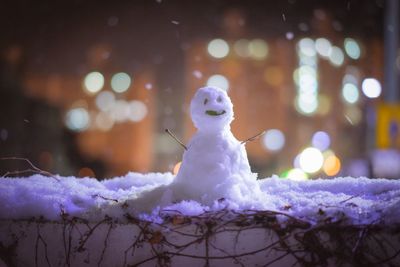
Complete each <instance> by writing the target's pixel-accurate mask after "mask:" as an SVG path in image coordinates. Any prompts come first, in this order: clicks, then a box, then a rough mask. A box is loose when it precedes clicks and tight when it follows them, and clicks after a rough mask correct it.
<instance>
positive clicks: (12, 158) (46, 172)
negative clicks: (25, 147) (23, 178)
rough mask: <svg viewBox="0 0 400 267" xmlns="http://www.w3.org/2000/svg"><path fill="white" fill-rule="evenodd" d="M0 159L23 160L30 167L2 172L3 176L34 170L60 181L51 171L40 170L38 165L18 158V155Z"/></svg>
mask: <svg viewBox="0 0 400 267" xmlns="http://www.w3.org/2000/svg"><path fill="white" fill-rule="evenodd" d="M0 160H20V161H25V162H26V163H28V164H29V166H30V167H31V168H32V169H27V170H23V171H12V172H6V173H5V174H3V175H2V176H1V177H3V178H4V177H6V176H8V175H15V174H22V173H26V172H34V173H38V174H41V175H44V176H49V177H51V178H53V179H55V180H57V181H58V182H59V181H60V180H59V179H58V178H57V177H56V176H55V175H54V174H52V173H50V172H48V171H44V170H41V169H39V168H38V167H36V166H35V165H34V164H33V163H32V162H31V161H30V160H29V159H26V158H20V157H2V158H0Z"/></svg>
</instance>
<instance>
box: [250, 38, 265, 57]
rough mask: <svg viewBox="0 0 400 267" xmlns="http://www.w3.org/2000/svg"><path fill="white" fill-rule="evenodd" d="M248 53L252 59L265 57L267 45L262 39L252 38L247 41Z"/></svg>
mask: <svg viewBox="0 0 400 267" xmlns="http://www.w3.org/2000/svg"><path fill="white" fill-rule="evenodd" d="M249 53H250V56H251V57H252V58H254V59H257V60H262V59H265V58H266V57H267V55H268V45H267V43H266V42H265V41H264V40H262V39H254V40H252V41H251V42H250V43H249Z"/></svg>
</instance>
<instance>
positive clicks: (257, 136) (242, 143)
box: [240, 131, 265, 145]
mask: <svg viewBox="0 0 400 267" xmlns="http://www.w3.org/2000/svg"><path fill="white" fill-rule="evenodd" d="M263 134H265V131H262V132H261V133H258V134H256V135H254V136H252V137H250V138H247V139H246V140H244V141H242V142H240V144H241V145H244V144H246V143H247V142H251V141H254V140H256V139H257V138H259V137H260V136H262V135H263Z"/></svg>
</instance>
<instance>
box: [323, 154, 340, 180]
mask: <svg viewBox="0 0 400 267" xmlns="http://www.w3.org/2000/svg"><path fill="white" fill-rule="evenodd" d="M340 168H341V163H340V159H339V158H338V157H337V156H335V155H330V156H329V157H327V158H326V159H325V162H324V165H323V170H324V172H325V173H326V175H329V176H334V175H336V174H338V173H339V171H340Z"/></svg>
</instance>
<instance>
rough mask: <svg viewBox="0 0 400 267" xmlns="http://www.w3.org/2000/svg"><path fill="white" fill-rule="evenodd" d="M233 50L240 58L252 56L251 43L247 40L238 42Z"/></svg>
mask: <svg viewBox="0 0 400 267" xmlns="http://www.w3.org/2000/svg"><path fill="white" fill-rule="evenodd" d="M233 49H234V50H235V52H236V54H238V55H239V56H240V57H244V58H246V57H249V56H250V51H249V41H248V40H246V39H240V40H238V41H236V42H235V44H234V45H233Z"/></svg>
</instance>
